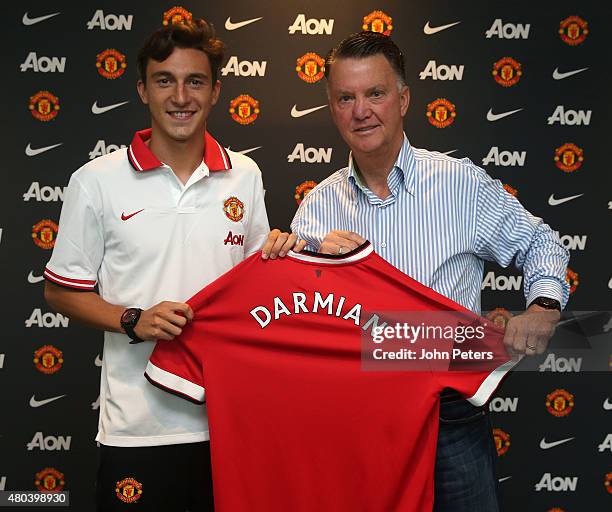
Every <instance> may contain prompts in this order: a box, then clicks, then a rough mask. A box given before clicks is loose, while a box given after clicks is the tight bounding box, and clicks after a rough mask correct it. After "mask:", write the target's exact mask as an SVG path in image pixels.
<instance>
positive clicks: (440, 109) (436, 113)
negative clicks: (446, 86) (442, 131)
mask: <svg viewBox="0 0 612 512" xmlns="http://www.w3.org/2000/svg"><path fill="white" fill-rule="evenodd" d="M425 115H426V116H427V119H428V120H429V122H430V124H432V125H433V126H435V127H436V128H446V127H447V126H450V125H451V124H453V122H454V121H455V117H457V112H456V111H455V105H453V104H452V103H451V102H450V101H448V100H447V99H446V98H438V99H437V100H434V101H432V102H431V103H429V104H428V105H427V112H426V114H425Z"/></svg>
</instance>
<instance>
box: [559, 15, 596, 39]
mask: <svg viewBox="0 0 612 512" xmlns="http://www.w3.org/2000/svg"><path fill="white" fill-rule="evenodd" d="M588 26H589V24H588V23H587V22H586V21H584V20H583V19H582V18H581V17H580V16H569V17H568V18H565V19H564V20H562V21H561V22H560V23H559V37H560V38H561V40H562V41H563V42H564V43H566V44H569V45H570V46H576V45H579V44H580V43H582V42H583V41H584V40H585V39H586V36H587V35H588V34H589V28H588Z"/></svg>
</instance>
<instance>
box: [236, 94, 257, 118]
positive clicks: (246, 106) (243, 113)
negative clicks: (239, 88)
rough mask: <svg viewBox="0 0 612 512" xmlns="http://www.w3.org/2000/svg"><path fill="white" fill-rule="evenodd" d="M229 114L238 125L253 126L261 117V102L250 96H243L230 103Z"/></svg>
mask: <svg viewBox="0 0 612 512" xmlns="http://www.w3.org/2000/svg"><path fill="white" fill-rule="evenodd" d="M229 112H230V114H231V115H232V119H233V120H234V121H236V122H237V123H239V124H242V125H245V124H251V123H252V122H253V121H255V119H257V116H258V115H259V112H260V111H259V101H257V100H256V99H255V98H252V97H251V96H249V95H248V94H241V95H240V96H236V97H235V98H234V99H233V100H232V101H231V102H230V108H229Z"/></svg>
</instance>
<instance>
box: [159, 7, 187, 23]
mask: <svg viewBox="0 0 612 512" xmlns="http://www.w3.org/2000/svg"><path fill="white" fill-rule="evenodd" d="M192 19H193V14H191V13H190V12H189V11H188V10H187V9H185V8H184V7H179V6H178V5H175V6H174V7H172V9H168V10H167V11H166V12H165V13H164V16H163V20H162V25H164V26H166V25H174V24H176V23H185V22H186V21H191V20H192Z"/></svg>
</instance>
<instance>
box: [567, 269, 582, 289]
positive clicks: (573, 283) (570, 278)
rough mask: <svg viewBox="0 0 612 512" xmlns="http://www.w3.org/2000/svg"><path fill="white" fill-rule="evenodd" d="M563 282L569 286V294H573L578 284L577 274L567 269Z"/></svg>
mask: <svg viewBox="0 0 612 512" xmlns="http://www.w3.org/2000/svg"><path fill="white" fill-rule="evenodd" d="M565 280H566V281H567V282H568V283H569V285H570V293H574V292H575V291H576V288H578V285H579V284H580V279H579V278H578V274H577V273H576V272H574V271H573V270H572V269H571V268H569V267H568V269H567V272H566V274H565Z"/></svg>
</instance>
